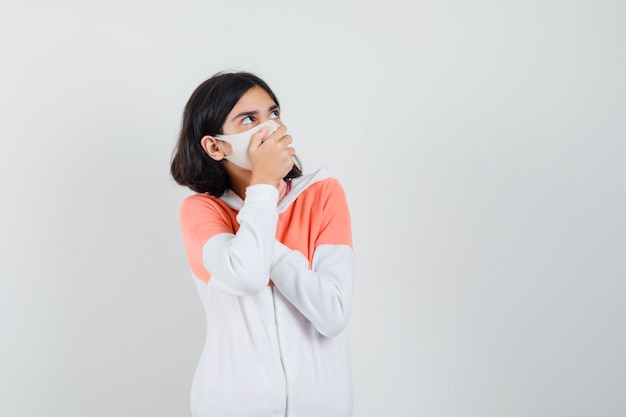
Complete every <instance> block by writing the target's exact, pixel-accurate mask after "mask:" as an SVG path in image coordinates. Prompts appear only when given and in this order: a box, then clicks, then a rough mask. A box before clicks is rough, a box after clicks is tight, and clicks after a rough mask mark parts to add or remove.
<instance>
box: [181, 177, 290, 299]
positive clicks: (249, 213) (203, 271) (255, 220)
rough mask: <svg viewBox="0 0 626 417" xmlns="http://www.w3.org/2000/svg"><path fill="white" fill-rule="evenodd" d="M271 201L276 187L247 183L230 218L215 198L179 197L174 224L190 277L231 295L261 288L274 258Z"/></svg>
mask: <svg viewBox="0 0 626 417" xmlns="http://www.w3.org/2000/svg"><path fill="white" fill-rule="evenodd" d="M194 197H195V198H194ZM277 200H278V190H277V189H276V187H273V186H271V185H266V184H257V185H254V186H250V187H248V189H247V191H246V199H245V201H244V205H243V207H242V208H241V210H240V211H239V213H238V214H237V215H236V220H237V221H236V222H235V219H234V218H231V217H230V215H229V212H228V210H226V209H225V207H224V206H223V205H222V204H220V203H219V202H218V201H217V200H216V199H212V198H210V197H207V196H192V197H190V198H188V199H187V200H185V201H184V202H183V205H182V207H181V211H180V222H181V229H182V233H183V242H184V244H185V250H186V252H187V259H188V261H189V266H190V268H191V271H192V273H193V275H194V276H195V277H197V278H198V279H200V280H201V281H203V282H205V283H207V284H208V285H210V286H212V287H213V288H215V289H217V290H220V291H223V292H226V293H229V294H232V295H253V294H256V293H258V292H259V291H261V290H262V289H263V288H266V286H267V284H268V282H269V271H270V267H271V264H272V261H273V258H274V238H275V236H276V225H277V222H278V212H277V210H276V202H277ZM236 223H239V228H238V230H235V227H236V226H235V224H236Z"/></svg>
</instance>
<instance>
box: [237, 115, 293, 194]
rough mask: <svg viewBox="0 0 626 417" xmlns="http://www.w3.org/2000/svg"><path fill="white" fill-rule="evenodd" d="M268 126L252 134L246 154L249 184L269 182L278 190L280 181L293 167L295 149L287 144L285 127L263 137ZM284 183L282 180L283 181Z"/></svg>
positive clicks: (288, 138) (287, 136)
mask: <svg viewBox="0 0 626 417" xmlns="http://www.w3.org/2000/svg"><path fill="white" fill-rule="evenodd" d="M268 131H269V128H267V127H264V128H263V129H261V130H260V131H259V132H258V133H256V134H255V135H253V136H252V140H251V141H250V146H249V147H248V155H249V156H250V163H251V165H252V177H251V179H250V185H254V184H271V185H273V186H275V187H277V188H279V191H280V185H281V181H282V180H283V178H284V177H285V175H287V173H288V172H289V171H290V170H291V168H293V158H292V157H293V155H294V154H295V153H296V151H295V149H294V148H292V147H290V146H289V145H290V144H291V142H292V138H291V135H288V134H287V127H286V126H281V127H279V128H278V129H277V130H276V131H275V132H274V133H272V134H271V135H269V136H268V137H265V135H267V132H268ZM283 183H284V181H283Z"/></svg>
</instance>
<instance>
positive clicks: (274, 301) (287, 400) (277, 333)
mask: <svg viewBox="0 0 626 417" xmlns="http://www.w3.org/2000/svg"><path fill="white" fill-rule="evenodd" d="M275 291H276V290H275V289H274V284H272V304H273V306H274V323H275V324H276V339H277V341H278V356H279V357H280V367H281V368H282V370H283V376H284V377H285V417H287V415H288V412H289V384H288V381H287V369H286V368H285V361H284V360H283V347H282V345H281V343H280V331H278V311H277V310H276V292H275Z"/></svg>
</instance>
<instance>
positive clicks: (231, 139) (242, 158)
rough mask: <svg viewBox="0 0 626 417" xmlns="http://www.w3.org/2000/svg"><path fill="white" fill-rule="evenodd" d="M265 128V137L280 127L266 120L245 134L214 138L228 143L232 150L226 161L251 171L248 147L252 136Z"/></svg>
mask: <svg viewBox="0 0 626 417" xmlns="http://www.w3.org/2000/svg"><path fill="white" fill-rule="evenodd" d="M265 126H268V127H269V128H270V130H269V132H267V135H266V136H265V137H267V136H269V135H271V134H272V133H274V132H275V131H276V129H278V128H279V127H280V125H279V124H278V123H276V122H275V121H273V120H268V121H267V122H264V123H261V124H260V125H257V126H255V127H253V128H252V129H250V130H246V131H245V132H241V133H235V134H234V135H217V136H215V138H216V139H219V140H223V141H225V142H228V143H230V146H231V147H232V148H233V154H232V155H228V156H227V157H226V159H227V160H229V161H230V162H232V163H233V164H235V165H239V166H240V167H242V168H245V169H250V170H251V169H252V165H251V164H250V157H249V156H248V147H249V146H250V141H251V140H252V135H254V134H255V133H257V132H258V131H260V130H261V129H263V128H264V127H265Z"/></svg>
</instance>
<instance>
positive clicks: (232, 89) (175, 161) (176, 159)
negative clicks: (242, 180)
mask: <svg viewBox="0 0 626 417" xmlns="http://www.w3.org/2000/svg"><path fill="white" fill-rule="evenodd" d="M255 86H259V87H261V88H262V89H263V90H265V91H266V92H267V94H269V95H270V97H271V98H272V100H274V102H275V103H276V104H277V105H278V99H277V98H276V96H275V95H274V93H273V92H272V90H271V89H270V87H269V86H268V85H267V84H266V83H265V81H263V80H262V79H260V78H259V77H257V76H256V75H254V74H251V73H249V72H218V73H217V74H215V75H213V76H212V77H211V78H209V79H208V80H206V81H204V82H203V83H202V84H200V85H199V86H198V87H197V88H196V89H195V91H194V92H193V93H192V94H191V97H190V98H189V101H187V105H186V106H185V111H184V113H183V123H182V127H181V131H180V135H179V137H178V141H177V143H176V147H175V148H174V154H173V157H172V160H171V165H170V172H171V174H172V177H173V178H174V181H176V182H177V183H178V184H180V185H182V186H186V187H189V188H191V189H192V190H193V191H196V192H198V193H209V194H211V195H214V196H217V197H219V196H221V195H222V194H224V192H225V191H226V190H227V189H229V188H230V180H229V178H228V174H227V172H226V169H225V168H224V165H223V163H222V161H216V160H214V159H213V158H211V157H210V156H208V155H207V154H206V152H205V151H204V149H203V148H202V145H201V144H200V140H201V139H202V138H203V137H204V136H206V135H209V136H215V135H219V134H222V133H223V132H222V126H223V125H224V122H225V121H226V117H227V116H228V113H230V111H231V110H232V109H233V107H235V104H237V102H238V101H239V99H240V98H241V96H243V95H244V94H245V93H246V92H247V91H248V90H250V89H251V88H252V87H255ZM301 175H302V172H301V170H300V169H299V168H298V167H297V166H294V167H293V169H292V170H291V171H290V172H289V174H287V176H286V177H285V178H295V177H299V176H301Z"/></svg>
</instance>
